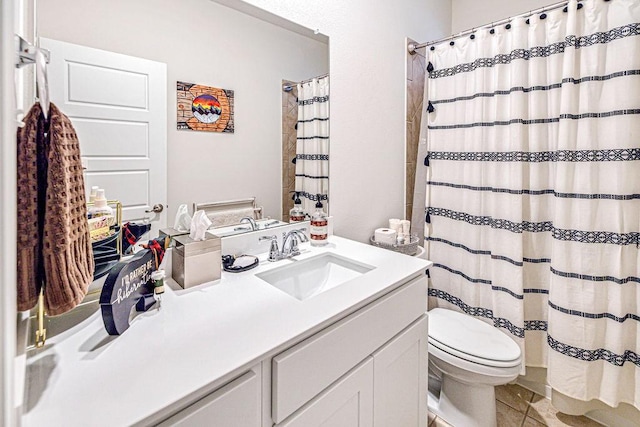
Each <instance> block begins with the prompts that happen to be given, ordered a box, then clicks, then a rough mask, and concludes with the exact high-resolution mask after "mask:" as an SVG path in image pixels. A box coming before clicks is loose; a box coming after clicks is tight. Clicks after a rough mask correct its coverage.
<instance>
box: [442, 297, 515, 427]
mask: <svg viewBox="0 0 640 427" xmlns="http://www.w3.org/2000/svg"><path fill="white" fill-rule="evenodd" d="M521 362H522V354H521V351H520V347H519V346H518V344H516V343H515V341H513V340H512V339H511V338H509V337H508V336H507V335H505V334H504V333H502V332H500V331H499V330H498V329H496V328H494V327H493V326H491V325H489V324H487V323H484V322H483V321H482V320H479V319H476V318H474V317H472V316H469V315H466V314H463V313H459V312H457V311H453V310H446V309H443V308H434V309H433V310H431V311H429V411H430V412H432V413H434V414H436V415H437V416H439V417H441V418H442V419H444V420H445V421H446V422H448V423H449V424H451V425H452V426H454V427H495V426H496V403H495V390H494V387H495V386H497V385H502V384H506V383H508V382H511V381H513V380H515V379H516V378H517V377H518V374H519V373H520V364H521Z"/></svg>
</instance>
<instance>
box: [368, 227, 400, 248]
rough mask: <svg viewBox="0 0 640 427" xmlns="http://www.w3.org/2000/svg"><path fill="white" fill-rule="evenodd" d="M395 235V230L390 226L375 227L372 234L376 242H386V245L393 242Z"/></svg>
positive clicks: (396, 234)
mask: <svg viewBox="0 0 640 427" xmlns="http://www.w3.org/2000/svg"><path fill="white" fill-rule="evenodd" d="M397 236H398V233H396V230H392V229H390V228H376V231H375V232H374V234H373V238H374V239H375V240H376V242H377V243H386V244H387V245H393V244H395V243H396V238H397Z"/></svg>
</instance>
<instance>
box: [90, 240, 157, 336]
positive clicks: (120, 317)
mask: <svg viewBox="0 0 640 427" xmlns="http://www.w3.org/2000/svg"><path fill="white" fill-rule="evenodd" d="M154 265H155V259H154V255H153V252H151V251H150V250H148V249H147V250H144V251H140V252H138V253H137V254H136V255H135V256H134V257H133V258H131V259H130V260H128V261H125V262H119V263H117V264H116V265H115V266H114V267H113V269H112V270H111V272H110V273H109V275H108V276H107V280H106V281H105V283H104V286H103V287H102V293H101V294H100V309H101V310H102V320H103V322H104V327H105V328H106V329H107V332H108V333H109V335H120V334H122V333H123V332H124V331H126V330H127V329H128V328H129V316H130V314H131V309H132V308H133V306H135V307H136V311H147V310H149V308H151V306H153V304H155V302H156V300H155V298H154V297H153V285H152V284H151V272H152V271H153V270H154Z"/></svg>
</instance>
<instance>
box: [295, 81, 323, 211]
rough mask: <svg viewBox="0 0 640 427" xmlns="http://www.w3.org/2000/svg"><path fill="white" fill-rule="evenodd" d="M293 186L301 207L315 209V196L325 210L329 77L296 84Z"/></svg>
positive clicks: (308, 209)
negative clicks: (296, 120) (296, 108)
mask: <svg viewBox="0 0 640 427" xmlns="http://www.w3.org/2000/svg"><path fill="white" fill-rule="evenodd" d="M297 127H298V128H297V129H298V131H297V132H298V141H297V145H296V186H295V189H296V190H295V191H298V192H299V193H300V200H301V201H302V208H303V209H304V210H305V211H306V212H307V213H309V214H311V213H313V212H314V210H315V205H316V202H317V201H318V195H320V200H321V201H322V203H323V205H324V211H325V212H328V209H329V206H328V197H327V196H328V193H329V77H328V76H326V77H321V78H314V79H312V80H311V81H309V82H305V83H301V84H298V123H297Z"/></svg>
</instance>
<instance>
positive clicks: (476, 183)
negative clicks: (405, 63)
mask: <svg viewBox="0 0 640 427" xmlns="http://www.w3.org/2000/svg"><path fill="white" fill-rule="evenodd" d="M427 54H428V56H427V58H428V61H429V63H430V64H429V68H428V71H429V75H428V78H427V85H428V88H427V93H428V100H425V105H429V108H428V109H429V110H430V111H431V112H430V113H429V114H428V115H427V118H428V120H427V140H428V142H427V144H428V155H427V158H426V159H425V165H426V167H427V196H426V205H427V209H426V211H427V216H426V224H425V239H426V243H427V244H428V248H429V258H430V259H431V260H433V262H434V267H433V268H432V269H431V271H430V280H429V291H428V292H429V304H430V307H434V306H440V307H446V308H451V309H455V310H460V311H464V312H466V313H468V314H471V315H473V316H478V317H479V318H481V319H483V320H485V321H487V322H489V323H491V324H493V325H495V326H496V327H498V328H500V329H501V330H502V331H504V332H505V333H507V334H508V335H510V336H511V337H512V338H513V339H514V340H516V342H518V343H519V345H520V346H521V348H522V350H523V354H524V355H525V362H526V365H527V366H536V367H547V374H548V379H547V380H548V383H549V384H550V385H551V387H552V388H553V389H554V390H557V391H559V392H560V393H562V394H565V395H567V396H570V397H573V398H576V399H580V400H583V401H588V400H591V399H598V400H600V401H603V402H605V403H606V404H608V405H610V406H617V405H618V404H619V403H621V402H626V403H629V404H631V405H634V406H635V407H636V408H639V409H640V271H639V269H640V250H639V249H638V246H639V243H640V239H639V235H640V233H639V230H640V1H638V0H612V1H606V0H585V1H583V2H581V3H580V4H578V3H577V2H576V1H575V0H573V1H570V2H569V3H568V5H567V7H566V11H563V10H562V8H560V9H556V10H554V11H549V12H546V13H544V14H539V15H535V16H531V17H530V18H529V21H528V22H527V21H526V18H515V19H514V20H512V22H511V23H510V25H508V26H507V25H504V26H500V27H496V28H495V31H494V33H493V34H492V33H491V32H490V30H488V29H483V30H479V31H477V32H476V33H475V35H474V37H473V38H471V37H469V36H467V37H464V38H460V39H456V40H455V44H454V45H453V46H452V45H450V44H449V43H448V42H447V43H443V44H440V45H437V46H435V49H434V50H429V49H427Z"/></svg>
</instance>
